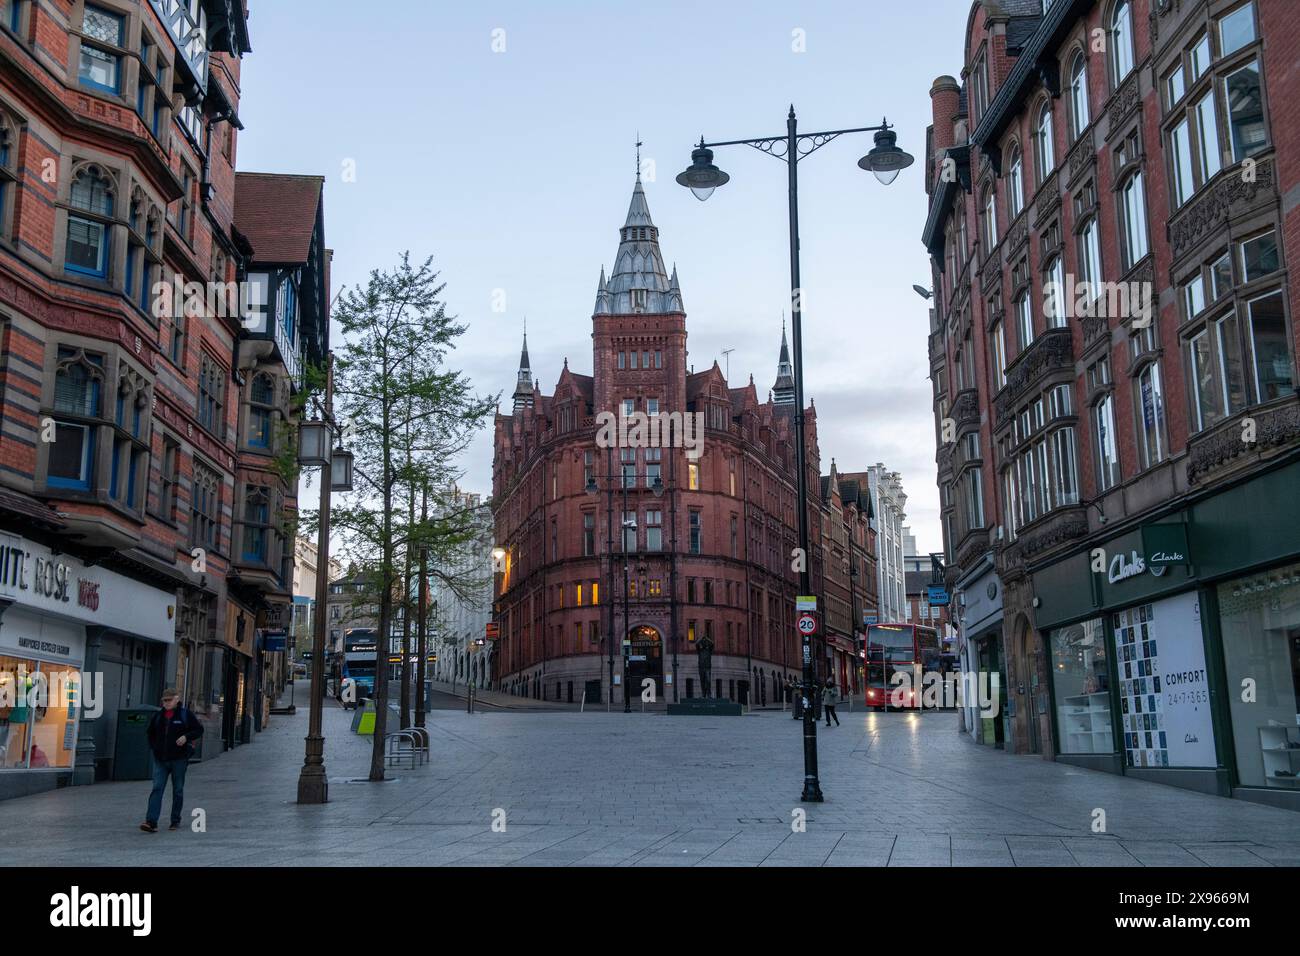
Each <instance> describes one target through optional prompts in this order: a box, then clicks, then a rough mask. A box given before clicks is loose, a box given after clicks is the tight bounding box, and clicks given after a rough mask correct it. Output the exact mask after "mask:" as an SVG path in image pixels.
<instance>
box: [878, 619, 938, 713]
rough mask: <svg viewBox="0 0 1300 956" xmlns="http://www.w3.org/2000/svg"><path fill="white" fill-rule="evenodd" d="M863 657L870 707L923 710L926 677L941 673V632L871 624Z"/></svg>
mask: <svg viewBox="0 0 1300 956" xmlns="http://www.w3.org/2000/svg"><path fill="white" fill-rule="evenodd" d="M862 657H863V670H864V671H865V673H866V691H865V697H866V703H867V706H868V707H873V708H875V709H876V710H887V709H890V708H895V707H897V708H911V707H915V708H917V709H920V708H921V706H922V699H921V691H922V679H923V677H924V675H925V673H926V672H927V671H939V670H941V664H942V656H941V650H940V647H939V632H938V631H936V630H935V629H934V628H932V627H923V626H921V625H919V624H870V625H868V626H867V637H866V641H865V644H864V646H863V649H862ZM901 673H905V674H906V675H907V679H906V680H904V679H903V678H902V677H900V676H897V675H899V674H901Z"/></svg>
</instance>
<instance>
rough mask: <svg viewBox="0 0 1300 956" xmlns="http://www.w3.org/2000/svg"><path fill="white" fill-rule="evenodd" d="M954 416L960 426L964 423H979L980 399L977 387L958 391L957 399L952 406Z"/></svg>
mask: <svg viewBox="0 0 1300 956" xmlns="http://www.w3.org/2000/svg"><path fill="white" fill-rule="evenodd" d="M952 417H953V420H954V421H956V423H957V427H958V428H961V426H963V425H978V424H979V422H980V400H979V394H978V393H977V392H976V391H975V389H973V388H969V389H966V390H965V391H961V392H958V393H957V398H956V401H954V402H953V406H952Z"/></svg>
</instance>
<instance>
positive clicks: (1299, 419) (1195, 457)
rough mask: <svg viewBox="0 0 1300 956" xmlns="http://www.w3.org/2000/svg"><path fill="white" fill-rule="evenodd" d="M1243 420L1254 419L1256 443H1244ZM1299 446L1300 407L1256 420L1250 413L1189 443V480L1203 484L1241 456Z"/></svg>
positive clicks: (1275, 411) (1290, 406)
mask: <svg viewBox="0 0 1300 956" xmlns="http://www.w3.org/2000/svg"><path fill="white" fill-rule="evenodd" d="M1244 417H1254V419H1255V441H1254V443H1252V444H1247V443H1246V442H1244V441H1242V440H1241V435H1242V427H1241V422H1242V418H1244ZM1296 442H1300V404H1297V403H1295V402H1292V403H1290V404H1288V405H1283V406H1282V407H1281V408H1273V409H1269V410H1268V411H1265V412H1260V413H1259V414H1256V415H1254V416H1250V415H1249V413H1247V415H1244V416H1240V417H1237V418H1234V419H1231V420H1230V421H1227V422H1224V423H1223V424H1222V425H1221V426H1219V427H1218V428H1216V429H1215V430H1214V431H1211V432H1208V433H1207V434H1204V435H1200V436H1197V437H1194V438H1193V439H1192V440H1191V442H1190V443H1189V448H1188V456H1187V458H1188V461H1187V480H1188V481H1189V482H1192V483H1196V482H1199V481H1202V480H1204V479H1205V478H1206V476H1207V475H1210V474H1211V473H1213V472H1215V471H1217V470H1219V469H1220V468H1224V467H1227V466H1229V465H1231V464H1232V462H1233V461H1234V460H1235V459H1236V458H1238V457H1239V456H1241V455H1244V454H1247V453H1249V452H1252V451H1259V450H1261V449H1264V448H1270V447H1277V446H1280V445H1289V444H1294V443H1296Z"/></svg>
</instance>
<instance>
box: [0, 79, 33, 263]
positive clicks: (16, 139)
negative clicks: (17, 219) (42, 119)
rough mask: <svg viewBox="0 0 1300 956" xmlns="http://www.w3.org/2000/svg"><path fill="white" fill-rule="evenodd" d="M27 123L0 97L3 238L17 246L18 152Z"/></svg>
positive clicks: (0, 224) (0, 222) (0, 230)
mask: <svg viewBox="0 0 1300 956" xmlns="http://www.w3.org/2000/svg"><path fill="white" fill-rule="evenodd" d="M26 126H27V123H26V121H25V120H24V119H22V118H21V117H20V116H19V115H18V113H17V112H16V111H14V110H13V109H11V108H10V107H9V104H8V103H5V102H3V101H0V242H3V243H5V244H6V245H10V246H17V233H16V231H15V223H14V207H15V206H17V204H18V194H19V192H20V191H21V190H22V179H21V178H20V177H19V175H18V153H19V150H20V148H21V143H22V138H23V131H24V129H25V128H26Z"/></svg>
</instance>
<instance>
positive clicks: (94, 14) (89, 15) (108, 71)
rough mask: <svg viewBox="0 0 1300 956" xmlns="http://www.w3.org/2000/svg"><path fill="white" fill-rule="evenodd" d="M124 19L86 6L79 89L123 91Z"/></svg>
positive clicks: (100, 8) (83, 19)
mask: <svg viewBox="0 0 1300 956" xmlns="http://www.w3.org/2000/svg"><path fill="white" fill-rule="evenodd" d="M125 26H126V18H125V17H123V16H122V15H120V14H117V13H113V12H112V11H111V10H105V9H104V8H102V7H94V6H91V5H89V4H87V5H86V9H85V16H84V17H83V18H82V23H81V59H80V63H79V65H78V70H77V78H78V79H79V80H80V81H81V85H82V86H87V87H90V88H91V89H96V90H103V91H104V92H107V93H120V92H122V43H123V33H124V31H125Z"/></svg>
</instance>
